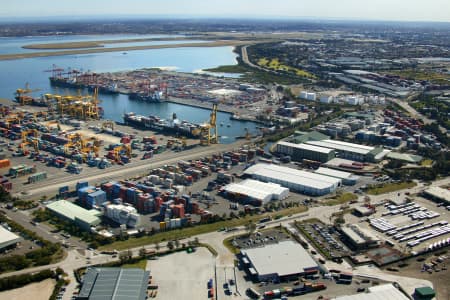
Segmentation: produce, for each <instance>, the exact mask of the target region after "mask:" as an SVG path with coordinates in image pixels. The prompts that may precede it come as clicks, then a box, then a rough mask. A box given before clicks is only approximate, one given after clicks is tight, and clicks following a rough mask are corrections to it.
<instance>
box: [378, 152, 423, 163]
mask: <svg viewBox="0 0 450 300" xmlns="http://www.w3.org/2000/svg"><path fill="white" fill-rule="evenodd" d="M386 157H387V158H389V159H392V160H398V161H401V162H406V163H410V164H418V163H420V162H421V161H422V160H423V157H422V156H420V155H413V154H408V153H398V152H393V151H392V152H389V153H388V154H387V155H386Z"/></svg>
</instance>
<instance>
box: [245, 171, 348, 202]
mask: <svg viewBox="0 0 450 300" xmlns="http://www.w3.org/2000/svg"><path fill="white" fill-rule="evenodd" d="M244 174H245V175H247V176H251V177H252V178H253V179H256V180H260V181H264V182H272V183H278V184H280V185H281V186H283V187H286V188H288V189H289V190H291V191H294V192H298V193H302V194H306V195H312V196H322V195H326V194H329V193H332V192H334V191H335V190H336V189H337V188H338V187H339V186H341V180H340V179H337V178H333V177H330V176H324V175H319V174H314V173H311V172H306V171H302V170H296V169H291V168H287V167H282V166H277V165H270V164H256V165H253V166H251V167H249V168H248V169H247V170H245V172H244Z"/></svg>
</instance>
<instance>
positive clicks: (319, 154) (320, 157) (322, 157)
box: [276, 142, 336, 163]
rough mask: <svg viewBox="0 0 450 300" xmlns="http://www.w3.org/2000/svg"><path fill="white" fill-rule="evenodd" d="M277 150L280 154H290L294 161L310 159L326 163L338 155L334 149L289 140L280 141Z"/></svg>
mask: <svg viewBox="0 0 450 300" xmlns="http://www.w3.org/2000/svg"><path fill="white" fill-rule="evenodd" d="M276 150H277V152H278V153H280V154H284V155H289V156H290V157H291V159H292V160H294V161H302V160H303V159H309V160H314V161H320V162H323V163H324V162H327V161H329V160H331V159H333V158H334V157H335V156H336V155H335V151H334V150H333V149H329V148H323V147H317V146H313V145H307V144H294V143H288V142H278V143H277V148H276Z"/></svg>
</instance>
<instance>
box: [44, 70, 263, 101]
mask: <svg viewBox="0 0 450 300" xmlns="http://www.w3.org/2000/svg"><path fill="white" fill-rule="evenodd" d="M51 71H52V76H51V77H50V83H51V84H52V85H53V86H58V87H69V88H75V89H84V88H86V89H89V90H94V89H95V88H98V90H99V93H106V94H114V93H122V94H128V97H129V99H130V100H136V101H147V102H161V101H165V100H168V99H171V98H175V99H189V100H191V99H193V100H199V101H202V102H217V99H218V97H220V98H221V99H220V103H221V104H229V105H237V106H240V105H248V104H252V103H255V102H259V101H261V100H264V99H265V97H267V92H266V90H265V89H261V88H258V87H254V86H252V85H248V84H240V83H239V82H238V81H237V80H235V79H230V78H217V77H214V76H205V75H201V76H200V75H195V74H186V73H179V72H168V71H161V70H159V69H141V70H134V71H128V72H116V73H90V72H85V73H81V72H80V71H77V70H70V71H67V72H65V70H64V69H61V68H58V67H55V68H54V69H52V70H51Z"/></svg>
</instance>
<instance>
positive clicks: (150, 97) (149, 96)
mask: <svg viewBox="0 0 450 300" xmlns="http://www.w3.org/2000/svg"><path fill="white" fill-rule="evenodd" d="M128 98H129V99H130V100H139V101H144V102H162V101H164V100H163V92H161V91H154V92H153V93H136V92H132V93H130V94H128Z"/></svg>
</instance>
